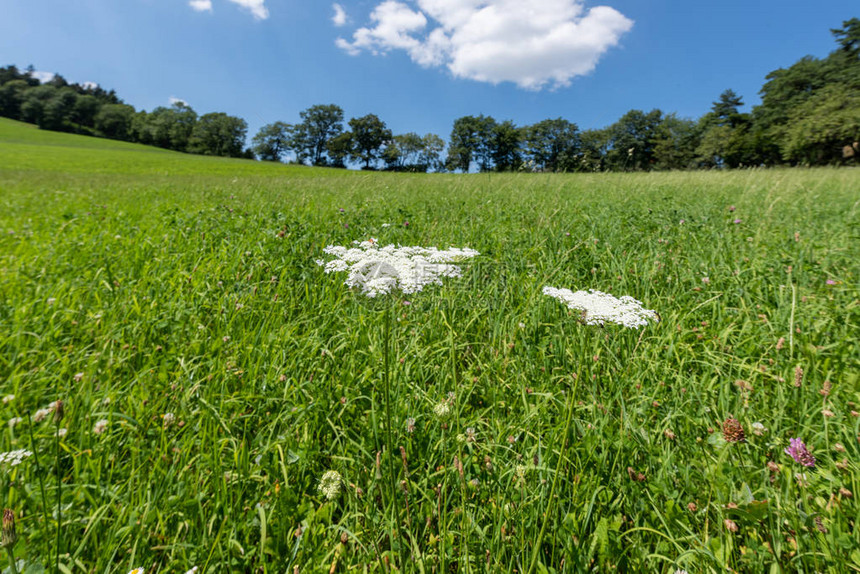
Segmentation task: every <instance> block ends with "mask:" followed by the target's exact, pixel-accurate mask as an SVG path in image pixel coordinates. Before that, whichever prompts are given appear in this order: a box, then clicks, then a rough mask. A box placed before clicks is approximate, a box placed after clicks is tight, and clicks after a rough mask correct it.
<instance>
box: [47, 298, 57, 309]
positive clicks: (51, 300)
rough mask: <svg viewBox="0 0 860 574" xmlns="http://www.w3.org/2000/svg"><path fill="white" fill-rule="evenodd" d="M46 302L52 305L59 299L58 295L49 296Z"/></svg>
mask: <svg viewBox="0 0 860 574" xmlns="http://www.w3.org/2000/svg"><path fill="white" fill-rule="evenodd" d="M45 302H46V303H47V304H48V306H49V307H50V306H51V305H53V304H54V303H56V302H57V299H56V297H48V299H47V300H46V301H45Z"/></svg>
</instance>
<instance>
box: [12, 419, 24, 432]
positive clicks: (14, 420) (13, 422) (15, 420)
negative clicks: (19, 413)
mask: <svg viewBox="0 0 860 574" xmlns="http://www.w3.org/2000/svg"><path fill="white" fill-rule="evenodd" d="M23 420H24V419H22V418H21V417H12V418H11V419H9V428H10V429H13V428H15V427H16V426H18V423H20V422H21V421H23Z"/></svg>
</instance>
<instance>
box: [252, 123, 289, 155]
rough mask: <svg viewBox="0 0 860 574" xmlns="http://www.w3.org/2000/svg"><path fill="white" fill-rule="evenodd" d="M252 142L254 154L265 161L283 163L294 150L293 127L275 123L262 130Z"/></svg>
mask: <svg viewBox="0 0 860 574" xmlns="http://www.w3.org/2000/svg"><path fill="white" fill-rule="evenodd" d="M251 141H252V148H251V149H253V150H254V153H255V154H256V155H257V157H258V158H260V159H261V160H263V161H283V159H284V156H285V155H286V154H287V153H289V152H290V150H291V149H292V147H291V146H292V142H293V126H291V125H290V124H288V123H285V122H275V123H272V124H267V125H265V126H263V127H262V128H260V131H258V132H257V135H255V136H254V139H253V140H251Z"/></svg>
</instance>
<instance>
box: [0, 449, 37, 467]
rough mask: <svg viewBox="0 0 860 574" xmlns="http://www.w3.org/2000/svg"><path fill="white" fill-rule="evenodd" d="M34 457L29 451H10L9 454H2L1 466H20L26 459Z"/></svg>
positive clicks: (0, 453)
mask: <svg viewBox="0 0 860 574" xmlns="http://www.w3.org/2000/svg"><path fill="white" fill-rule="evenodd" d="M31 456H33V453H32V452H30V451H29V450H24V449H20V450H10V451H9V452H0V464H8V465H9V466H18V465H19V464H21V463H22V462H23V461H24V459H26V458H29V457H31Z"/></svg>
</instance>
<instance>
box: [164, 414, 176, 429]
mask: <svg viewBox="0 0 860 574" xmlns="http://www.w3.org/2000/svg"><path fill="white" fill-rule="evenodd" d="M175 420H176V416H175V415H174V414H173V413H164V414H163V415H161V421H162V423H163V424H164V428H167V427H169V426H170V425H172V424H173V421H175Z"/></svg>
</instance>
